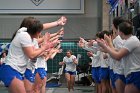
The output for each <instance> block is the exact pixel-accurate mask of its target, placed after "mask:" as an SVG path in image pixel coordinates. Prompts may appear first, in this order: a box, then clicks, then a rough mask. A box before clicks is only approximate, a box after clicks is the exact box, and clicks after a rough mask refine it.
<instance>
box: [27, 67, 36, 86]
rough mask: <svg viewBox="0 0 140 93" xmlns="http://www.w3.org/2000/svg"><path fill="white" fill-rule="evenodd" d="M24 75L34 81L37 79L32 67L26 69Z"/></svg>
mask: <svg viewBox="0 0 140 93" xmlns="http://www.w3.org/2000/svg"><path fill="white" fill-rule="evenodd" d="M24 77H25V78H26V79H27V80H29V81H30V82H32V83H34V81H35V74H34V73H32V71H31V70H30V69H26V71H25V73H24Z"/></svg>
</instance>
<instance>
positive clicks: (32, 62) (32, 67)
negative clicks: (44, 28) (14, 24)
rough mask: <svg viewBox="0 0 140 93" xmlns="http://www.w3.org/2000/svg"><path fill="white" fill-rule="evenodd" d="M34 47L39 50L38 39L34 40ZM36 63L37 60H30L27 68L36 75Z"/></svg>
mask: <svg viewBox="0 0 140 93" xmlns="http://www.w3.org/2000/svg"><path fill="white" fill-rule="evenodd" d="M33 46H34V48H35V49H38V48H39V46H38V42H37V39H36V38H34V39H33ZM36 61H37V58H34V59H29V61H28V63H27V68H28V69H30V70H31V71H32V73H34V71H35V63H36Z"/></svg>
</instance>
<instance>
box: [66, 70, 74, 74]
mask: <svg viewBox="0 0 140 93" xmlns="http://www.w3.org/2000/svg"><path fill="white" fill-rule="evenodd" d="M64 72H65V73H68V74H70V75H76V71H74V72H72V71H67V70H65V71H64Z"/></svg>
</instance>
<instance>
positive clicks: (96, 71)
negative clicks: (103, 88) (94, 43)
mask: <svg viewBox="0 0 140 93" xmlns="http://www.w3.org/2000/svg"><path fill="white" fill-rule="evenodd" d="M99 71H100V67H92V78H93V79H94V81H95V83H97V84H99V83H101V81H100V73H99Z"/></svg>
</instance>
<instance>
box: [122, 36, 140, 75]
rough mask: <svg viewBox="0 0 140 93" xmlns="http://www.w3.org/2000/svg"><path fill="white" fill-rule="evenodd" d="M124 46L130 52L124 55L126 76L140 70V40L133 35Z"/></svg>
mask: <svg viewBox="0 0 140 93" xmlns="http://www.w3.org/2000/svg"><path fill="white" fill-rule="evenodd" d="M123 48H126V49H127V50H128V51H129V53H128V54H127V55H126V56H125V57H124V62H123V64H124V67H125V69H124V71H125V76H127V75H129V74H130V73H131V72H138V71H140V41H139V40H138V38H137V37H136V36H131V37H130V38H128V39H127V40H126V41H125V42H124V46H123Z"/></svg>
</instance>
